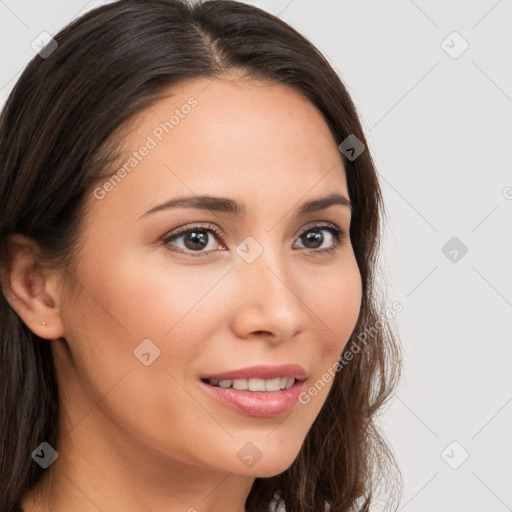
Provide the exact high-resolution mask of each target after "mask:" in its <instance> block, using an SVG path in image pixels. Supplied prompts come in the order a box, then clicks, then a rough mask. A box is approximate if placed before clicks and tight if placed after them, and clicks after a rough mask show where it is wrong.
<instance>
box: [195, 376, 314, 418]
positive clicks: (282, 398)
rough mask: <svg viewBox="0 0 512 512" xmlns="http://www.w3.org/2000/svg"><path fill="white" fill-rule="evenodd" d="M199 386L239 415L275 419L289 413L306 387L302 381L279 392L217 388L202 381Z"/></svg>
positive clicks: (297, 381)
mask: <svg viewBox="0 0 512 512" xmlns="http://www.w3.org/2000/svg"><path fill="white" fill-rule="evenodd" d="M281 376H283V377H284V376H285V375H281ZM200 384H201V386H202V387H203V389H205V391H206V392H207V393H209V395H210V396H212V397H213V398H215V399H216V400H217V401H218V402H219V403H221V404H223V405H225V406H227V407H229V408H231V409H234V410H235V411H237V412H239V413H242V414H246V415H248V416H256V417H263V418H276V417H278V416H282V415H283V414H285V413H287V412H289V411H291V410H292V409H293V408H294V407H295V406H296V405H297V402H298V399H299V395H300V394H301V393H302V391H303V390H304V388H305V386H306V383H305V381H304V380H296V381H295V383H294V384H293V386H291V387H290V388H288V389H283V390H281V391H240V390H237V389H233V388H219V387H216V386H213V385H211V384H207V383H206V382H203V381H201V382H200Z"/></svg>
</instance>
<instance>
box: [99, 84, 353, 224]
mask: <svg viewBox="0 0 512 512" xmlns="http://www.w3.org/2000/svg"><path fill="white" fill-rule="evenodd" d="M128 129H129V135H128V137H127V139H126V142H125V145H126V147H127V148H128V149H127V151H126V152H125V154H123V158H122V161H120V162H117V165H116V167H115V168H114V171H115V170H116V169H120V168H121V166H123V165H124V169H125V172H123V173H121V174H122V175H123V177H122V180H117V181H118V183H116V184H115V185H114V186H113V187H110V188H111V189H112V188H113V189H115V190H112V191H111V192H109V194H107V197H106V198H105V199H108V201H103V205H104V206H106V205H107V204H114V203H113V201H114V200H115V199H114V196H116V197H117V200H118V201H124V200H127V199H128V197H127V196H126V194H130V195H131V196H132V197H131V201H130V204H132V205H133V206H134V207H135V208H138V209H139V210H140V211H139V210H138V213H139V214H141V213H143V212H142V209H144V208H146V207H147V206H151V205H152V204H157V203H158V202H159V201H160V200H162V199H169V198H170V197H172V196H179V195H187V196H190V195H193V194H197V195H201V194H216V193H218V195H221V194H222V195H223V196H227V197H233V198H237V197H238V198H241V196H243V197H244V199H243V202H245V203H248V210H250V208H251V207H250V204H249V202H250V201H246V200H245V199H251V198H252V199H254V200H255V201H256V200H257V201H258V204H259V205H261V204H265V203H268V202H269V201H273V202H275V201H277V203H280V202H282V201H283V200H285V201H286V202H287V203H289V202H292V203H294V202H296V201H298V200H299V199H300V198H301V197H303V196H304V195H305V194H307V193H308V190H310V191H311V194H312V195H316V196H317V195H319V194H322V193H326V192H327V193H330V192H333V191H336V192H344V193H345V195H347V196H348V193H347V187H346V177H345V171H344V168H343V162H342V159H341V156H340V154H339V151H338V147H337V145H336V141H335V140H334V137H333V135H332V133H331V131H330V130H329V128H328V126H327V124H326V122H325V120H324V118H323V116H322V115H321V113H320V112H319V111H318V110H317V108H316V107H315V106H314V105H313V104H311V103H310V102H309V101H307V100H306V99H305V98H304V97H303V96H302V95H301V94H300V93H299V92H297V91H295V90H294V89H292V88H290V87H288V86H286V85H282V84H275V83H270V82H266V81H255V80H250V81H248V80H243V81H242V80H238V79H236V78H230V77H228V78H223V79H210V78H208V79H195V80H191V81H187V82H183V83H181V84H180V85H177V86H174V87H173V88H172V89H169V91H167V93H166V96H165V97H163V98H162V99H160V100H159V101H158V102H156V103H155V104H153V105H152V106H151V107H150V108H148V109H146V110H145V111H143V112H142V113H140V114H139V115H138V116H136V117H135V118H134V119H133V120H132V121H131V122H130V124H129V125H128ZM145 148H146V149H145ZM148 148H149V149H148ZM135 153H137V154H136V155H135ZM142 153H144V155H143V156H141V154H142ZM134 196H137V197H138V199H140V200H138V199H137V198H135V197H134ZM280 198H281V199H280Z"/></svg>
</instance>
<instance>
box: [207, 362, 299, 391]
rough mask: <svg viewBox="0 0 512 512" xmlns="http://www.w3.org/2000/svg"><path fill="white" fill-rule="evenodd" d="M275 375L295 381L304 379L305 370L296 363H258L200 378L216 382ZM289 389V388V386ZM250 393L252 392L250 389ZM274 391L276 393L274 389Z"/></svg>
mask: <svg viewBox="0 0 512 512" xmlns="http://www.w3.org/2000/svg"><path fill="white" fill-rule="evenodd" d="M277 377H288V378H294V379H296V380H297V381H303V380H306V378H307V374H306V370H304V368H302V366H299V365H296V364H283V365H279V366H275V365H269V364H260V365H257V366H249V367H247V368H239V369H237V370H230V371H227V372H223V373H216V374H214V375H205V376H202V377H201V380H211V381H215V382H218V381H219V380H235V379H265V380H266V379H276V378H277ZM290 389H291V388H290ZM251 393H254V392H253V391H251ZM276 393H278V392H277V391H276Z"/></svg>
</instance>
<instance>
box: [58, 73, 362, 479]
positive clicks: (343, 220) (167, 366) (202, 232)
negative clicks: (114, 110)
mask: <svg viewBox="0 0 512 512" xmlns="http://www.w3.org/2000/svg"><path fill="white" fill-rule="evenodd" d="M190 98H193V99H190ZM171 116H173V117H171ZM166 123H167V124H166ZM130 126H131V129H132V131H131V133H130V137H129V139H128V140H129V143H130V149H129V151H128V152H127V153H126V155H124V159H123V161H122V162H121V163H120V165H119V166H118V167H116V168H115V169H116V170H117V169H120V168H121V167H122V166H123V165H124V164H125V163H126V166H125V167H124V172H123V171H120V172H118V173H117V178H113V179H112V180H111V181H110V182H106V181H105V180H103V181H101V182H100V183H99V184H98V186H97V187H96V188H95V189H94V190H93V191H91V193H90V196H89V197H88V199H87V205H86V208H87V210H86V211H87V216H86V219H85V224H84V232H83V237H84V238H83V249H82V250H81V252H80V254H79V256H78V260H77V262H78V266H77V269H76V273H75V274H74V278H75V281H74V282H75V286H76V288H75V296H74V300H73V301H72V302H70V303H65V302H64V303H62V304H60V311H61V318H62V322H63V326H64V331H63V338H64V339H63V338H61V339H59V340H58V341H55V342H52V348H53V351H54V356H55V360H56V365H57V371H58V378H59V383H60V389H61V393H62V395H63V399H64V400H63V404H64V414H65V416H66V418H67V420H66V421H67V426H68V428H69V429H71V428H73V429H76V430H75V434H76V435H78V432H79V430H80V427H82V428H85V426H86V425H87V427H86V431H87V432H88V435H89V436H90V435H92V436H99V435H101V438H102V439H103V441H102V442H103V443H104V445H105V446H106V447H108V449H109V450H116V451H117V450H118V449H119V450H121V447H122V446H126V441H127V440H129V443H130V446H131V447H132V448H133V449H134V450H137V449H140V450H141V452H140V453H148V454H151V456H158V457H160V458H161V460H168V461H169V463H172V461H179V462H180V463H182V464H186V465H188V466H195V467H199V468H204V469H215V470H218V471H222V472H230V473H234V474H240V475H252V476H271V475H275V474H278V473H280V472H282V471H284V470H285V469H286V468H288V467H289V466H290V465H291V463H292V462H293V460H294V459H295V458H296V456H297V454H298V452H299V450H300V447H301V445H302V443H303V441H304V439H305V436H306V434H307V432H308V430H309V429H310V428H311V426H312V424H313V422H314V420H315V418H316V417H317V415H318V413H319V411H320V409H321V407H322V406H323V404H324V403H325V400H326V398H327V395H328V392H329V390H330V389H331V387H332V379H325V378H323V377H322V376H323V375H324V374H325V373H326V372H327V371H328V370H329V369H331V368H333V365H334V363H335V362H336V360H337V358H338V356H339V355H340V354H341V352H342V350H343V348H344V346H345V344H346V342H347V341H348V339H349V337H350V335H351V333H352V331H353V329H354V327H355V324H356V321H357V318H358V314H359V308H360V302H361V278H360V273H359V269H358V266H357V263H356V260H355V256H354V252H353V249H352V246H351V241H350V238H349V234H348V233H349V228H350V220H351V212H350V209H349V207H347V206H346V205H343V204H332V205H331V206H329V207H327V208H323V209H320V210H317V211H309V212H307V213H304V214H301V215H299V214H298V213H297V211H298V210H299V209H300V207H301V206H302V205H303V204H304V203H306V202H309V201H311V200H313V199H319V198H324V197H325V196H329V195H331V194H333V193H337V194H340V195H342V196H344V197H345V198H347V199H349V195H348V189H347V182H346V177H345V170H344V167H343V163H342V159H341V156H340V154H339V150H338V148H337V146H336V143H335V141H334V139H333V138H332V135H331V133H330V131H329V129H328V127H327V125H326V123H325V121H324V120H323V118H322V116H321V114H320V113H319V112H318V111H317V110H316V109H315V108H314V107H313V106H312V105H311V104H310V103H309V102H307V101H306V100H305V99H304V98H302V97H301V96H300V95H299V94H298V93H296V92H295V91H294V90H291V89H289V88H287V87H285V86H282V85H270V84H269V83H266V82H255V81H251V82H241V81H235V80H233V81H229V80H227V79H225V80H221V79H216V80H214V81H213V82H212V81H211V80H195V81H189V82H187V83H184V84H182V85H180V86H179V87H175V88H173V91H172V95H171V96H169V97H168V98H166V99H162V100H159V103H157V104H156V105H154V106H153V107H151V108H150V109H148V110H146V111H145V112H144V113H143V114H142V115H140V116H138V117H137V118H136V119H135V120H134V121H133V122H132V123H131V125H130ZM144 148H146V149H144ZM108 183H109V184H110V185H109V184H108ZM206 195H207V196H211V197H222V198H228V199H230V200H232V201H236V202H237V203H240V204H241V205H243V207H244V209H245V213H244V214H243V215H239V214H236V213H234V212H233V211H223V210H207V209H199V208H187V207H184V206H180V207H168V208H164V207H162V208H158V209H157V210H155V211H151V210H153V209H155V208H156V207H159V206H160V205H164V204H165V203H167V202H169V201H171V200H174V199H177V198H182V197H193V198H196V197H197V196H206ZM330 227H337V228H339V229H340V230H343V231H344V232H345V234H344V235H341V238H340V241H339V243H338V242H337V241H336V236H335V234H334V232H333V231H331V230H330V229H329V228H330ZM190 228H195V230H193V232H192V233H189V234H182V235H178V236H175V237H174V238H173V235H176V234H177V233H178V231H180V230H183V229H190ZM206 228H211V229H213V230H216V231H218V233H220V234H219V235H217V234H215V233H214V232H211V231H208V230H207V229H206ZM194 231H195V234H194ZM164 239H167V241H164ZM171 239H172V240H171ZM329 249H333V250H332V251H330V252H329V251H328V250H329ZM290 364H293V365H299V366H301V367H302V368H303V369H304V370H305V375H306V381H305V383H303V384H302V386H303V390H304V391H306V392H307V390H308V389H309V388H310V387H311V386H313V385H314V384H315V383H317V386H316V387H317V390H318V391H317V392H316V393H312V395H314V396H309V395H308V397H307V400H306V399H304V395H302V396H303V398H302V400H301V401H297V400H295V402H294V403H293V404H292V405H291V406H290V405H289V404H288V408H286V404H284V405H283V404H278V406H277V407H276V406H269V408H268V410H267V414H266V413H265V406H264V405H261V403H260V406H259V408H256V409H255V408H252V409H251V407H249V408H244V407H242V406H240V407H239V408H235V407H233V406H230V405H226V404H225V403H222V402H221V401H219V400H217V399H216V398H215V397H214V396H213V395H212V394H211V393H210V392H209V391H208V389H209V388H208V384H205V383H204V382H202V380H201V379H202V378H203V377H207V376H211V375H214V374H219V373H224V372H228V371H232V370H237V369H243V368H246V367H252V366H255V365H270V366H276V365H290ZM283 372H284V370H283ZM296 385H298V384H296ZM216 389H217V391H219V388H216ZM221 393H222V394H224V395H226V394H229V392H225V391H221ZM231 393H235V394H236V393H240V392H238V391H233V390H231ZM246 393H253V391H247V392H246ZM274 393H277V394H285V393H283V392H273V391H269V392H267V393H266V394H265V395H258V397H259V398H261V397H263V400H266V399H267V397H269V398H268V400H269V401H272V400H274V398H273V396H274V397H275V396H277V395H274ZM254 397H256V395H254ZM276 401H277V402H280V401H279V400H276ZM283 408H284V409H285V410H284V409H283ZM80 423H81V424H82V425H80ZM84 431H85V430H84ZM71 434H72V435H73V432H71ZM144 450H145V451H144ZM141 464H142V461H141Z"/></svg>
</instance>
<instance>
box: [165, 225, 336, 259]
mask: <svg viewBox="0 0 512 512" xmlns="http://www.w3.org/2000/svg"><path fill="white" fill-rule="evenodd" d="M322 230H328V231H330V232H331V234H332V235H333V236H334V239H335V244H334V246H333V247H330V248H329V249H304V250H305V251H306V253H308V254H314V253H322V254H330V253H332V252H334V251H335V250H337V249H338V248H339V247H340V246H341V245H342V243H343V239H344V238H345V235H346V231H345V230H344V229H341V228H339V227H338V226H336V225H335V224H331V223H328V224H317V225H313V226H309V227H308V228H307V229H306V230H304V231H303V232H302V233H300V235H299V237H298V238H300V237H301V236H303V235H304V234H306V233H308V232H309V231H322ZM196 231H206V232H208V233H213V234H214V235H215V236H216V237H218V238H221V237H222V233H221V232H220V231H219V230H218V229H217V228H216V227H215V226H213V225H212V224H200V225H197V226H192V227H189V228H187V229H183V230H181V231H178V232H176V233H171V234H170V235H169V236H167V237H165V238H164V239H163V240H162V243H163V245H164V246H168V245H169V244H170V242H172V241H174V240H176V239H178V238H181V237H182V236H183V235H187V234H188V233H191V232H196ZM169 250H172V251H175V249H169ZM175 252H180V253H182V254H187V255H190V256H194V257H196V256H197V257H202V256H205V255H208V254H209V253H211V252H213V251H190V250H183V249H180V250H179V251H175Z"/></svg>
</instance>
